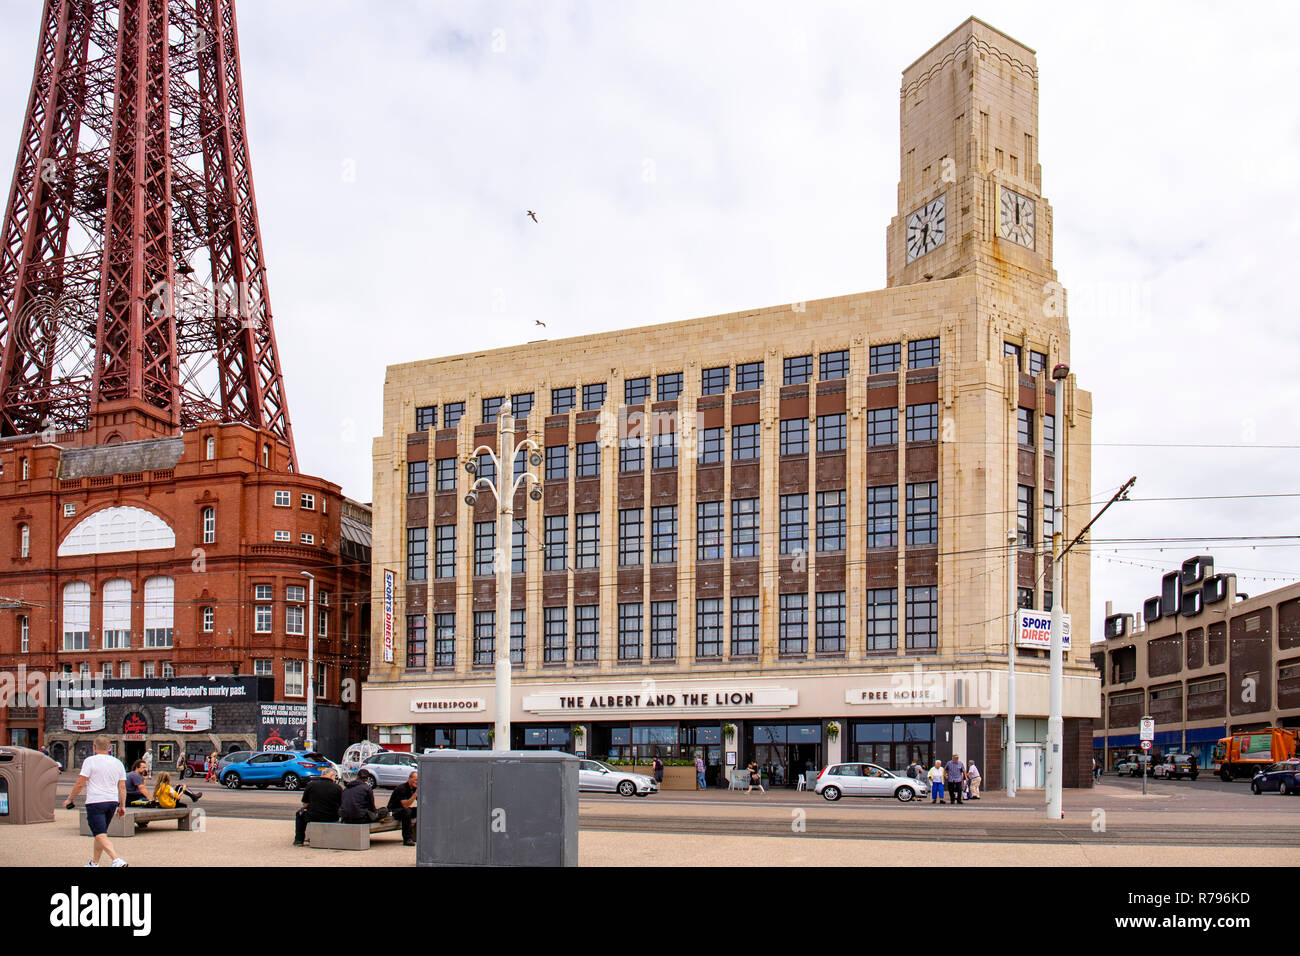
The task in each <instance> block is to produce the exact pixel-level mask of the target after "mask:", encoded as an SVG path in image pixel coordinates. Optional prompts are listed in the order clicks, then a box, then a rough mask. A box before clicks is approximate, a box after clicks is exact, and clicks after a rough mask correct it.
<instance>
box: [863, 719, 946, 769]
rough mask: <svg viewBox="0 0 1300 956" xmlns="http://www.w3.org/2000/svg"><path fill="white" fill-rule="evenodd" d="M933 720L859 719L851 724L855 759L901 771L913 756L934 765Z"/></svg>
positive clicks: (925, 764)
mask: <svg viewBox="0 0 1300 956" xmlns="http://www.w3.org/2000/svg"><path fill="white" fill-rule="evenodd" d="M934 756H935V755H934V722H933V721H929V720H920V721H889V720H862V721H858V722H857V723H856V724H855V725H854V727H853V754H852V757H853V759H854V760H858V761H862V762H863V763H874V764H876V765H878V766H881V767H884V768H885V769H887V770H894V771H896V772H898V773H902V772H903V771H905V770H906V769H907V765H908V764H909V763H911V762H912V761H913V760H915V761H916V762H917V763H919V764H920V765H921V766H923V767H930V766H933V765H934Z"/></svg>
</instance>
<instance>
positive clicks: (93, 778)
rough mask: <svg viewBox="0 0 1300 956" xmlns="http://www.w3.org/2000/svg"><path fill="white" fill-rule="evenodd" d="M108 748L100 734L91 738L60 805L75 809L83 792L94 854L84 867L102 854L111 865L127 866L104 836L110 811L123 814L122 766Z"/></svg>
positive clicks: (93, 862)
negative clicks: (88, 750) (90, 750)
mask: <svg viewBox="0 0 1300 956" xmlns="http://www.w3.org/2000/svg"><path fill="white" fill-rule="evenodd" d="M111 748H112V744H111V743H110V742H109V739H108V738H107V737H106V736H104V735H103V734H100V735H99V736H98V737H96V738H95V752H94V754H93V755H91V756H89V757H87V758H86V759H85V760H83V761H82V762H81V774H80V775H79V776H78V777H77V782H76V783H75V784H73V785H72V792H71V793H70V794H68V800H67V802H66V803H64V805H63V808H64V809H65V810H75V809H76V803H75V802H74V801H75V800H76V799H77V794H79V793H81V791H82V790H85V791H86V823H87V824H89V825H90V833H91V837H92V839H93V840H94V853H93V855H92V856H91V858H90V862H89V863H87V864H86V866H99V858H100V857H101V856H102V855H103V854H105V853H107V854H108V858H109V859H110V860H112V861H113V862H112V863H111V864H110V865H111V866H130V864H129V863H127V862H126V860H124V859H122V858H121V857H120V856H118V855H117V853H115V852H114V851H113V841H111V840H110V839H109V838H108V822H109V820H111V819H112V818H113V815H114V813H116V814H117V816H119V817H125V816H126V768H125V767H124V766H122V761H120V760H118V759H117V758H116V757H114V756H113V755H112V754H111V753H110V752H109V751H110V749H111Z"/></svg>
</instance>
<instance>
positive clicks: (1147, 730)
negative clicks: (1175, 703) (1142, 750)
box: [1138, 717, 1156, 741]
mask: <svg viewBox="0 0 1300 956" xmlns="http://www.w3.org/2000/svg"><path fill="white" fill-rule="evenodd" d="M1141 728H1142V730H1141V732H1140V733H1139V734H1138V737H1140V738H1141V739H1142V740H1144V741H1147V740H1155V738H1156V721H1155V718H1154V717H1143V718H1142V723H1141Z"/></svg>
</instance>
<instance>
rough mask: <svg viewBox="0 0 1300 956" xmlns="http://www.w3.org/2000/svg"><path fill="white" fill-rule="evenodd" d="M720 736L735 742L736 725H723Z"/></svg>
mask: <svg viewBox="0 0 1300 956" xmlns="http://www.w3.org/2000/svg"><path fill="white" fill-rule="evenodd" d="M722 736H724V737H726V738H727V740H735V739H736V725H735V724H723V725H722Z"/></svg>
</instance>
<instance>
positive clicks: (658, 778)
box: [654, 754, 664, 787]
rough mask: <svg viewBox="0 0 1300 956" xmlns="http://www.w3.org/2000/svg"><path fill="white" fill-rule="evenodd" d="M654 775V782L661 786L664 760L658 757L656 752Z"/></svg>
mask: <svg viewBox="0 0 1300 956" xmlns="http://www.w3.org/2000/svg"><path fill="white" fill-rule="evenodd" d="M654 777H655V783H657V784H659V786H660V787H662V786H663V785H664V762H663V761H662V760H660V759H659V755H658V754H655V761H654Z"/></svg>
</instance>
